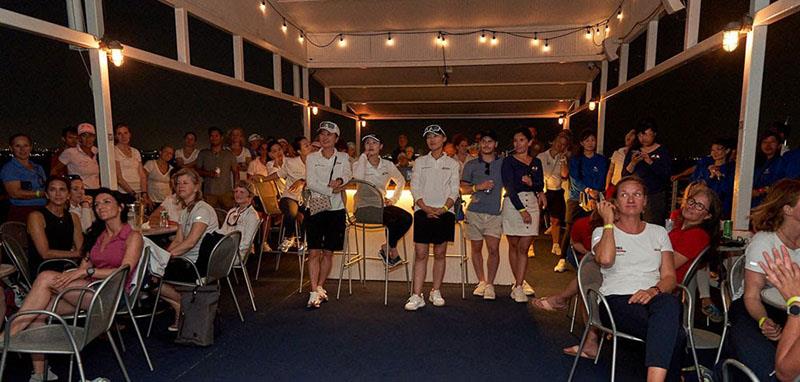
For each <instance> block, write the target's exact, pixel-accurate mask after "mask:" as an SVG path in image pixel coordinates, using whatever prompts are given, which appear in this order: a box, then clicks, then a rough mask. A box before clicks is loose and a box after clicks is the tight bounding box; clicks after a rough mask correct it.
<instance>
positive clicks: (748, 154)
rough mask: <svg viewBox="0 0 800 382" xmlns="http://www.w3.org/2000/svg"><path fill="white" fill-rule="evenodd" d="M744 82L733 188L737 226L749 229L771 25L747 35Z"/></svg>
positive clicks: (756, 1)
mask: <svg viewBox="0 0 800 382" xmlns="http://www.w3.org/2000/svg"><path fill="white" fill-rule="evenodd" d="M767 5H769V1H768V0H753V1H751V10H754V11H757V10H759V9H761V8H763V7H765V6H767ZM745 49H746V50H745V56H744V78H743V81H742V104H741V109H740V111H739V142H738V145H737V149H736V177H735V179H734V187H733V212H732V218H733V229H734V230H736V231H747V229H748V225H749V223H750V222H749V218H748V217H749V214H750V202H751V196H752V192H753V173H754V167H755V159H756V150H757V149H758V113H759V110H760V109H761V85H762V82H763V77H764V57H765V54H766V49H767V26H766V25H761V26H754V27H753V31H752V32H750V33H748V34H747V46H746V48H745Z"/></svg>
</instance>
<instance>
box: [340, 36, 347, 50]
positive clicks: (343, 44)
mask: <svg viewBox="0 0 800 382" xmlns="http://www.w3.org/2000/svg"><path fill="white" fill-rule="evenodd" d="M345 46H347V41H345V40H344V35H342V34H340V35H339V47H340V48H344V47H345Z"/></svg>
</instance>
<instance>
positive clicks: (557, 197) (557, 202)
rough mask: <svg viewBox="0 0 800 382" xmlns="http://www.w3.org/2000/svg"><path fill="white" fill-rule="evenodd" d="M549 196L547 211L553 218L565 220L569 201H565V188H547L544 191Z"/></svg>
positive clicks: (546, 196)
mask: <svg viewBox="0 0 800 382" xmlns="http://www.w3.org/2000/svg"><path fill="white" fill-rule="evenodd" d="M544 196H545V198H547V213H548V214H550V217H551V218H557V219H558V220H561V221H564V212H565V211H566V209H567V202H565V201H564V189H561V190H547V191H545V193H544Z"/></svg>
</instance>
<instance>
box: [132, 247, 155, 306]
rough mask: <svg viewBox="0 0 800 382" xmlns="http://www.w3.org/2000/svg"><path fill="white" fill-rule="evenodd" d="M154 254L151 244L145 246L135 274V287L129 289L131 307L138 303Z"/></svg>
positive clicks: (133, 282)
mask: <svg viewBox="0 0 800 382" xmlns="http://www.w3.org/2000/svg"><path fill="white" fill-rule="evenodd" d="M152 255H153V250H152V249H150V246H146V247H144V249H143V250H142V256H141V257H140V258H139V263H138V264H136V273H135V274H134V275H133V281H132V282H131V283H132V284H133V288H131V289H130V291H128V301H129V302H130V303H131V307H133V305H135V304H136V301H138V298H139V291H141V290H142V284H144V277H145V276H147V270H148V269H150V257H151V256H152Z"/></svg>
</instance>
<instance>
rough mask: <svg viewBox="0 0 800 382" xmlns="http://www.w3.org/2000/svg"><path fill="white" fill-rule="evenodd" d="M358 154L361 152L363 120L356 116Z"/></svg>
mask: <svg viewBox="0 0 800 382" xmlns="http://www.w3.org/2000/svg"><path fill="white" fill-rule="evenodd" d="M355 123H356V142H355V144H356V154H359V155H360V154H361V120H360V119H358V118H356V122H355Z"/></svg>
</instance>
